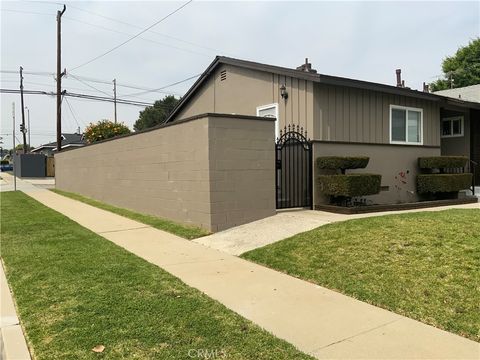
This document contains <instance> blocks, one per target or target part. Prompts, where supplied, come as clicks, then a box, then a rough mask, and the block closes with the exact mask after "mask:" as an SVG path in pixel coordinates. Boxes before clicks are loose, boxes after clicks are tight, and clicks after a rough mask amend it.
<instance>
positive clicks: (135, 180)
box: [55, 114, 275, 231]
mask: <svg viewBox="0 0 480 360" xmlns="http://www.w3.org/2000/svg"><path fill="white" fill-rule="evenodd" d="M273 134H274V122H273V121H271V120H270V119H266V118H257V117H251V116H239V115H222V114H203V115H198V116H195V117H191V118H188V119H184V120H181V121H178V122H174V123H171V124H168V125H166V126H164V127H160V128H156V129H152V130H149V131H145V132H142V133H138V134H134V135H130V136H124V137H121V138H117V139H114V140H107V141H104V142H100V143H97V144H93V145H90V146H86V147H83V148H79V149H75V150H71V151H68V152H64V153H59V154H56V155H55V167H56V174H55V177H56V187H57V188H58V189H61V190H65V191H71V192H75V193H79V194H82V195H85V196H89V197H92V198H94V199H98V200H100V201H103V202H106V203H109V204H112V205H116V206H120V207H123V208H127V209H131V210H134V211H138V212H141V213H146V214H152V215H156V216H159V217H163V218H167V219H171V220H174V221H177V222H180V223H184V224H189V225H196V226H200V227H203V228H205V229H207V230H209V231H219V230H223V229H226V228H229V227H231V226H235V225H239V224H242V223H245V222H248V221H251V220H256V219H259V218H262V217H265V216H268V215H272V214H274V213H275V189H274V188H275V179H274V171H273V166H274V146H273ZM269 171H270V172H271V174H267V173H268V172H269ZM244 184H249V186H245V185H244ZM254 199H258V202H255V201H253V200H254Z"/></svg>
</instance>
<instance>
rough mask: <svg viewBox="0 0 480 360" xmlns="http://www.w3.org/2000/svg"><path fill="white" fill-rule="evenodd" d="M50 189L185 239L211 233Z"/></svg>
mask: <svg viewBox="0 0 480 360" xmlns="http://www.w3.org/2000/svg"><path fill="white" fill-rule="evenodd" d="M50 190H51V191H53V192H55V193H57V194H59V195H63V196H66V197H69V198H71V199H74V200H78V201H81V202H83V203H85V204H88V205H92V206H95V207H97V208H100V209H103V210H107V211H111V212H113V213H115V214H118V215H121V216H125V217H127V218H129V219H132V220H135V221H138V222H141V223H144V224H147V225H150V226H153V227H154V228H157V229H160V230H164V231H167V232H169V233H172V234H175V235H178V236H180V237H183V238H185V239H189V240H191V239H196V238H199V237H202V236H205V235H208V234H209V233H208V231H206V230H204V229H201V228H199V227H194V226H187V225H181V224H177V223H175V222H173V221H170V220H166V219H161V218H158V217H156V216H153V215H146V214H140V213H137V212H135V211H132V210H128V209H122V208H119V207H116V206H113V205H109V204H105V203H103V202H101V201H98V200H94V199H91V198H88V197H85V196H82V195H79V194H75V193H71V192H67V191H62V190H57V189H50Z"/></svg>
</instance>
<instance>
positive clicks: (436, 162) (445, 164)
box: [418, 156, 468, 169]
mask: <svg viewBox="0 0 480 360" xmlns="http://www.w3.org/2000/svg"><path fill="white" fill-rule="evenodd" d="M467 161H468V158H467V157H466V156H431V157H419V158H418V166H419V167H420V168H421V169H453V168H462V167H464V166H465V165H466V164H467Z"/></svg>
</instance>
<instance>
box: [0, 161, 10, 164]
mask: <svg viewBox="0 0 480 360" xmlns="http://www.w3.org/2000/svg"><path fill="white" fill-rule="evenodd" d="M9 164H10V161H8V160H1V161H0V165H9Z"/></svg>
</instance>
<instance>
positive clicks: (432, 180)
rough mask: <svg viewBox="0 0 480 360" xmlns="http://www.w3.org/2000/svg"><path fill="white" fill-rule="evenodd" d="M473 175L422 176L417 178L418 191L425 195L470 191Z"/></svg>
mask: <svg viewBox="0 0 480 360" xmlns="http://www.w3.org/2000/svg"><path fill="white" fill-rule="evenodd" d="M471 184H472V174H468V173H463V174H420V175H418V176H417V191H418V192H419V193H420V194H425V193H433V194H434V193H449V192H458V191H460V190H464V189H468V188H469V187H470V185H471Z"/></svg>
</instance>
